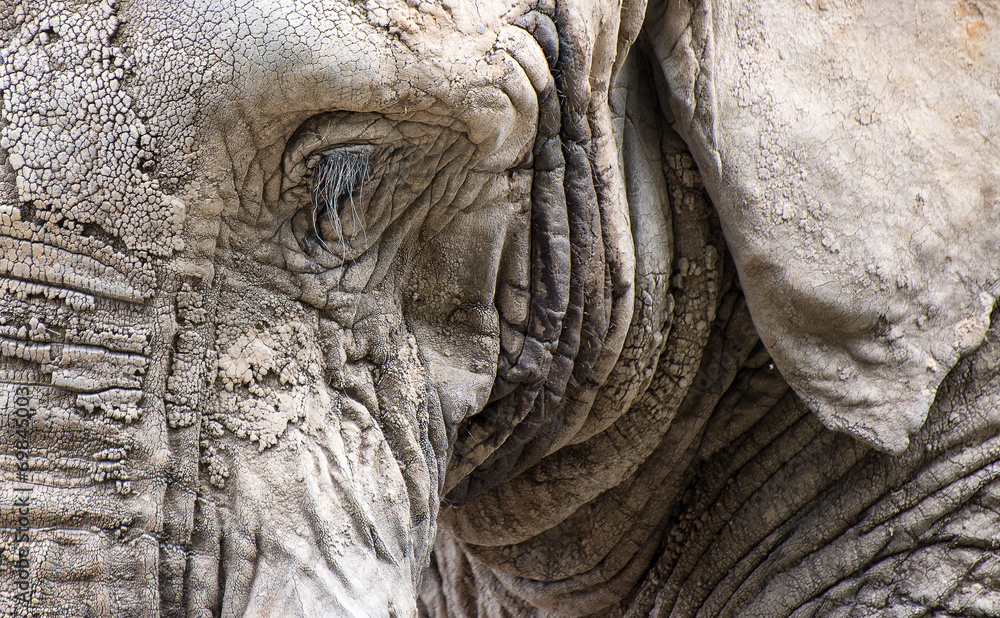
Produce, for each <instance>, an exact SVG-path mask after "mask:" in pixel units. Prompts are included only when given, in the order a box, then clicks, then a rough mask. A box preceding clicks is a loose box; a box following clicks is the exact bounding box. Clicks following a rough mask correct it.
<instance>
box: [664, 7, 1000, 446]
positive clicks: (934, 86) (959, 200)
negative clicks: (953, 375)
mask: <svg viewBox="0 0 1000 618" xmlns="http://www.w3.org/2000/svg"><path fill="white" fill-rule="evenodd" d="M757 4H758V3H756V2H749V3H748V2H725V1H720V2H716V3H708V2H691V1H687V0H670V1H668V2H661V3H659V4H656V5H653V6H650V7H649V12H648V15H647V24H650V26H647V27H651V26H652V25H653V24H656V23H659V24H660V25H659V27H651V31H652V32H654V33H655V34H654V35H651V37H650V41H649V43H650V46H651V47H652V49H653V50H654V53H655V55H656V58H657V60H658V62H659V64H660V66H661V68H662V70H663V73H664V76H665V77H666V80H667V82H668V85H669V88H670V91H671V111H672V113H673V114H674V116H675V118H676V125H675V127H676V129H677V130H678V132H679V133H680V134H681V135H682V136H683V137H684V138H685V139H686V140H687V141H688V143H689V145H690V146H691V150H692V152H693V154H694V155H695V158H696V159H697V161H698V164H699V166H700V167H701V171H702V174H703V176H704V178H705V180H706V185H707V187H708V189H709V193H710V195H711V197H712V199H713V201H714V203H715V206H716V208H717V209H718V212H719V215H720V218H721V220H722V223H723V228H724V232H725V235H726V239H727V242H728V244H729V246H730V249H731V250H732V254H733V258H734V260H735V262H736V265H737V267H738V269H739V274H740V280H741V282H742V285H743V288H744V290H745V293H746V298H747V302H748V305H749V307H750V310H751V313H752V315H753V318H754V323H755V325H756V327H757V329H758V330H759V332H760V335H761V337H762V339H763V341H764V343H765V345H766V346H767V348H768V350H769V351H770V352H771V354H772V356H773V357H774V360H775V362H776V364H777V365H778V367H779V368H780V369H781V371H782V373H783V374H784V375H785V377H786V378H787V379H788V381H789V383H790V384H791V386H792V387H793V388H794V389H795V390H796V392H797V393H798V394H799V395H800V396H801V397H802V398H803V400H805V401H806V402H807V403H808V404H809V406H810V407H811V408H812V409H813V410H815V411H816V412H817V414H818V415H819V416H820V418H821V420H822V421H823V422H824V423H825V424H826V425H827V426H828V427H830V428H832V429H835V430H840V431H846V432H848V433H850V434H853V435H854V436H856V437H858V438H860V439H862V440H865V441H867V442H869V443H871V444H872V445H874V446H875V447H876V448H879V449H881V450H884V451H888V452H891V453H899V452H902V451H903V450H904V449H906V448H907V446H908V443H909V434H910V433H913V432H914V431H916V430H917V429H918V428H919V427H920V426H921V425H922V424H923V422H924V420H925V418H926V416H927V411H928V408H929V407H930V405H931V404H932V403H933V401H934V398H935V393H936V390H937V388H938V386H939V385H940V383H941V381H942V379H943V378H944V377H945V375H946V374H947V373H948V371H949V370H950V369H951V368H952V367H953V366H954V365H955V363H956V362H957V360H958V359H959V357H960V356H962V355H964V354H967V353H969V352H970V351H972V350H974V349H975V348H976V347H978V346H979V345H980V343H981V342H982V340H983V337H984V335H985V332H986V329H987V327H988V325H989V321H990V312H991V310H992V307H993V305H994V302H995V300H996V298H997V294H998V275H1000V251H998V250H1000V225H998V223H1000V202H998V199H1000V198H998V196H1000V148H998V146H997V145H996V144H993V143H991V139H990V138H988V137H987V136H990V135H995V134H996V127H997V126H1000V96H998V93H997V91H996V89H995V87H991V86H990V79H991V77H990V76H995V75H997V74H998V72H1000V53H998V52H997V50H998V49H1000V37H998V34H997V33H998V31H1000V23H998V24H995V25H993V27H992V28H991V27H989V24H987V25H986V26H987V27H986V28H983V29H982V32H983V33H985V34H983V36H984V37H986V38H990V39H991V40H989V41H983V42H982V45H981V46H977V47H976V49H975V50H972V51H969V50H970V48H969V47H968V46H966V45H965V43H963V42H962V40H959V38H960V37H959V34H960V33H958V29H956V28H955V27H954V24H953V23H952V21H953V15H951V14H950V13H949V12H948V9H947V7H944V6H937V4H936V3H918V4H917V5H913V6H910V7H901V6H900V7H894V8H893V11H892V14H891V15H889V14H888V13H885V14H882V13H879V12H877V11H876V12H861V11H860V10H858V11H857V12H855V9H853V8H851V7H833V8H831V10H829V11H819V10H816V9H813V8H811V7H810V6H809V5H810V4H814V3H783V4H781V6H780V7H770V6H764V5H763V4H762V3H761V5H760V6H757ZM900 13H903V14H900ZM908 13H913V14H912V15H910V14H908ZM983 19H996V15H992V16H990V15H987V16H986V17H984V18H983ZM956 33H958V34H956ZM956 37H959V38H956ZM966 42H967V41H966ZM970 54H972V56H970Z"/></svg>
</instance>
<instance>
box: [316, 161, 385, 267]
mask: <svg viewBox="0 0 1000 618" xmlns="http://www.w3.org/2000/svg"><path fill="white" fill-rule="evenodd" d="M371 165H372V153H371V151H370V150H369V149H364V148H357V147H354V148H351V147H349V148H344V149H337V150H333V151H327V152H324V153H322V154H320V155H319V158H318V160H317V161H316V162H315V163H314V164H313V166H312V167H313V173H312V187H311V190H310V195H311V197H312V213H311V214H312V233H313V235H314V236H315V239H316V240H317V241H318V242H319V244H320V246H322V247H323V248H324V249H326V250H327V251H330V247H329V246H328V245H327V243H326V239H325V238H324V236H326V234H324V233H322V231H321V226H322V223H323V222H322V221H321V220H320V219H321V217H323V216H324V214H325V216H326V219H327V220H326V223H327V224H329V225H330V226H332V227H333V230H334V231H335V233H336V235H337V237H339V239H340V242H341V251H342V253H343V252H345V251H346V246H345V243H346V240H347V238H346V236H345V234H344V223H343V222H342V221H341V213H340V210H341V207H342V204H341V202H342V201H343V200H345V199H346V200H348V203H349V204H350V208H351V213H350V214H351V217H352V221H351V224H352V225H353V227H354V228H355V229H357V228H359V227H360V229H361V233H362V234H363V235H364V240H365V246H366V247H367V246H368V230H367V223H366V221H365V213H364V209H363V208H361V202H362V201H363V198H364V194H363V191H364V186H365V185H366V184H367V183H368V181H369V180H370V179H371ZM355 195H357V199H355Z"/></svg>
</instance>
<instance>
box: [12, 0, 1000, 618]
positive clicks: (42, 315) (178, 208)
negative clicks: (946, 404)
mask: <svg viewBox="0 0 1000 618" xmlns="http://www.w3.org/2000/svg"><path fill="white" fill-rule="evenodd" d="M788 4H789V6H784V5H782V6H771V5H767V6H763V5H761V6H758V3H736V2H714V3H709V2H689V1H683V0H668V1H665V2H659V3H653V4H651V5H650V6H648V7H647V6H646V5H645V3H642V2H637V3H625V4H620V3H612V2H601V3H586V2H577V1H566V2H558V3H549V2H540V3H539V2H523V3H518V2H513V3H508V2H476V3H459V2H453V1H443V2H440V3H436V2H419V3H418V2H393V1H386V2H383V1H381V0H379V1H371V2H367V3H352V2H346V1H344V2H341V1H339V0H337V1H332V0H331V1H328V2H327V1H324V2H312V1H307V0H279V1H276V2H273V3H270V4H266V5H265V4H261V3H249V2H242V3H240V2H218V1H208V0H183V1H181V2H160V1H157V0H142V1H140V0H119V1H117V2H115V1H112V0H100V1H98V0H71V1H66V2H54V3H45V2H36V1H35V0H23V1H19V2H16V3H14V4H10V3H8V4H6V5H4V6H2V7H0V37H2V38H0V44H2V49H3V52H2V55H0V61H2V62H0V91H2V109H0V244H2V246H3V257H2V260H0V290H2V295H0V393H2V395H0V396H2V397H3V398H4V399H3V403H0V407H2V409H3V410H4V411H5V416H4V419H5V425H4V429H3V430H2V431H3V432H4V435H5V436H9V438H10V439H9V440H8V441H7V442H6V443H5V444H6V445H7V446H5V449H6V450H5V453H6V454H7V457H6V458H5V459H4V467H3V474H4V477H3V478H4V480H5V483H4V485H3V487H2V488H0V495H2V496H3V498H4V503H5V504H13V505H15V506H16V509H19V510H16V511H11V513H12V515H11V517H13V518H14V519H11V520H10V522H12V523H13V524H14V525H11V524H10V523H5V524H4V525H5V526H6V529H5V530H3V531H2V532H0V533H2V534H3V535H4V537H3V538H4V543H5V546H4V548H5V551H6V552H7V554H8V560H9V561H10V564H13V565H14V567H12V568H13V570H12V571H10V572H11V573H12V574H13V576H12V577H7V578H5V580H4V582H3V583H2V584H0V598H2V599H3V600H4V602H5V603H6V602H8V601H9V602H10V603H11V604H12V606H14V605H17V604H18V603H20V604H21V605H20V606H23V607H30V608H43V609H46V610H47V611H49V612H50V613H60V614H63V615H155V614H166V615H196V616H198V615H201V616H210V615H216V614H221V615H227V616H231V615H244V614H245V615H289V614H292V615H412V614H414V613H416V612H417V606H418V600H417V598H418V596H419V597H420V602H419V604H420V606H421V608H422V611H426V612H430V613H440V614H461V613H463V612H466V613H469V614H475V613H477V612H484V613H489V612H494V611H496V612H500V611H507V612H514V613H517V612H522V611H523V612H527V611H529V605H531V606H534V607H536V608H541V609H543V610H548V611H556V612H561V613H581V614H582V613H588V612H591V611H597V610H601V609H606V608H609V607H612V606H613V605H614V604H615V603H618V602H620V601H621V600H622V599H626V598H629V595H633V596H634V595H635V594H639V595H640V596H641V594H642V592H641V591H642V590H644V588H642V586H641V585H640V583H641V582H646V584H645V585H647V586H655V582H656V581H657V580H656V577H657V576H658V575H657V573H656V572H655V569H653V570H651V565H652V564H654V563H655V562H656V559H657V556H658V555H660V554H663V553H664V551H668V552H669V550H664V544H665V545H666V546H667V547H668V548H669V547H671V545H670V543H671V542H672V541H666V540H662V539H664V538H665V537H664V536H663V535H664V532H665V524H664V522H665V521H667V519H669V517H671V516H673V515H672V514H674V513H676V512H677V505H678V504H679V503H680V502H679V501H681V498H680V496H681V495H682V493H683V489H684V483H686V482H687V479H689V478H690V475H689V474H687V473H686V472H685V471H686V470H688V469H689V467H690V466H691V465H692V463H691V462H692V461H694V460H695V459H696V456H700V455H699V453H704V452H707V450H706V449H708V447H707V446H705V445H706V444H709V443H710V442H711V441H712V440H713V439H715V440H716V441H717V442H719V441H724V439H723V438H719V437H717V438H713V437H712V436H713V435H715V436H721V435H723V434H724V435H727V436H728V435H730V433H732V432H733V431H735V429H733V428H737V427H742V425H741V421H738V420H736V421H734V420H733V418H734V417H733V416H732V415H730V416H729V417H723V418H722V420H718V419H719V418H720V417H718V416H717V415H716V416H712V413H713V411H714V410H715V409H716V407H717V404H718V402H719V401H720V399H721V398H722V397H723V394H724V393H725V392H726V389H727V388H729V386H730V384H731V383H732V382H733V380H734V376H735V375H736V373H737V370H738V369H739V368H740V367H741V366H743V365H745V364H746V363H748V362H751V361H750V360H748V359H758V360H759V359H761V358H768V353H769V354H770V357H772V358H773V360H774V363H775V364H776V365H777V367H778V369H780V375H779V374H778V372H777V371H773V372H770V373H768V376H770V377H769V378H768V379H769V380H771V382H772V383H773V384H781V385H784V384H785V380H787V383H788V384H789V385H791V387H792V388H794V389H795V392H796V393H798V395H799V396H800V397H801V400H802V401H804V402H805V404H806V405H808V406H809V407H810V408H811V409H812V410H813V411H815V412H816V413H817V414H818V416H819V418H820V419H821V420H822V422H823V423H825V424H826V425H827V426H828V427H830V428H831V429H834V430H838V431H844V432H847V433H849V434H851V435H853V436H855V437H857V438H860V439H861V440H863V441H864V442H865V443H866V444H870V445H873V446H875V447H876V448H878V449H881V450H884V451H889V452H891V453H897V454H898V453H901V452H903V451H904V450H905V449H906V448H907V446H908V443H909V442H908V441H909V436H910V435H911V434H912V433H913V432H915V431H917V430H919V429H920V427H921V425H922V424H923V422H924V420H925V418H926V417H927V414H928V409H929V408H930V407H931V405H932V403H933V401H934V397H935V393H936V392H937V390H938V386H939V384H940V383H941V381H942V380H943V379H944V378H945V376H946V375H947V374H948V372H949V371H950V370H951V369H952V367H953V366H954V365H955V364H956V362H958V360H959V358H960V357H961V356H962V355H965V354H968V353H970V352H971V351H973V350H975V349H976V348H977V347H978V346H979V345H980V344H981V343H982V341H983V338H984V336H985V333H986V331H987V328H988V327H989V323H990V320H989V317H990V311H991V309H992V306H993V303H994V301H995V299H996V296H997V293H998V287H997V276H996V275H995V272H996V271H997V269H996V268H995V266H994V265H995V261H996V259H995V257H994V256H996V255H998V253H997V251H996V249H997V247H996V239H997V232H996V231H995V230H996V225H995V217H996V215H995V214H994V213H995V211H996V199H997V193H996V188H997V187H998V186H1000V184H998V180H1000V178H998V175H1000V172H998V170H1000V165H998V163H1000V162H998V153H997V150H996V146H995V145H993V143H992V141H991V139H992V138H991V133H990V131H991V130H992V128H995V127H996V126H1000V116H998V111H997V110H1000V106H998V105H997V103H998V101H997V98H998V95H997V91H996V88H995V75H997V70H996V69H997V63H998V58H997V56H996V52H995V50H996V49H997V47H996V46H995V45H990V42H991V41H993V39H992V38H990V37H995V36H996V35H995V34H994V33H993V30H991V29H990V28H991V26H989V25H988V24H995V23H997V22H996V15H995V10H994V9H992V8H989V7H987V8H986V9H982V10H980V9H976V10H979V14H978V15H971V17H970V16H969V15H970V13H969V10H971V9H969V10H966V14H965V15H964V16H963V19H966V18H967V19H966V22H963V25H959V26H953V27H950V29H949V28H935V27H934V26H935V25H937V26H940V25H941V24H942V23H947V24H950V23H951V21H949V20H952V17H953V15H952V13H949V11H953V7H952V6H951V4H950V3H945V2H928V3H926V4H923V5H920V6H914V7H908V8H906V9H905V11H910V12H911V13H907V15H906V16H907V19H905V20H902V21H898V19H899V14H898V13H899V10H898V8H897V9H893V10H892V11H890V10H888V9H886V8H884V7H881V6H879V7H875V6H874V5H876V4H878V3H870V4H872V6H868V4H865V3H860V4H857V3H838V2H835V1H832V0H830V1H828V2H825V3H824V2H820V3H816V2H804V3H788ZM960 4H962V6H965V4H966V3H960ZM814 5H816V6H814ZM828 5H829V6H828ZM966 9H968V7H966ZM963 10H965V9H963ZM983 11H986V12H985V13H984V12H983ZM989 11H993V12H989ZM911 17H912V19H910V18H911ZM977 24H981V25H977ZM886 33H888V34H886ZM952 48H955V49H957V50H959V51H958V52H957V53H956V54H955V55H954V56H953V57H949V58H947V59H946V60H943V61H942V60H941V59H940V58H938V56H939V54H940V50H941V49H952ZM896 50H905V51H896ZM886 58H890V59H891V60H886ZM991 79H993V80H994V81H992V82H991V81H990V80H991ZM928 83H933V84H934V87H928ZM956 114H957V115H956ZM970 144H974V146H970ZM904 145H905V146H904ZM712 206H714V208H715V211H717V213H718V219H716V215H715V214H713V212H712V210H711V207H712ZM716 221H720V222H721V227H719V226H717V224H716ZM723 234H724V237H725V243H723V237H722V235H723ZM727 245H728V251H727V249H726V246H727ZM727 255H731V259H732V263H734V264H735V268H736V271H738V278H739V284H738V285H737V284H736V283H734V277H735V275H736V272H734V270H733V269H732V268H730V264H731V263H730V262H729V261H728V260H729V259H730V258H728V257H727ZM740 290H742V292H740ZM744 293H745V298H746V301H745V305H746V306H744V305H743V301H742V300H741V299H742V297H743V294H744ZM747 308H748V309H747ZM751 316H752V317H751ZM758 336H759V338H760V340H762V341H763V343H764V345H765V346H766V348H767V352H764V351H762V350H760V349H759V348H757V347H756V346H757V343H758ZM706 350H708V352H706ZM754 362H756V361H754ZM766 364H767V363H766V361H763V360H761V361H760V362H759V363H758V366H759V367H764V366H765V365H766ZM762 371H763V370H762ZM782 375H783V376H784V378H782V377H781V376H782ZM775 388H778V387H777V386H776V387H775ZM765 400H767V401H770V400H768V398H767V397H761V398H760V401H761V402H764V401H765ZM770 403H773V402H770ZM720 405H721V404H720ZM760 405H762V406H763V405H764V403H760ZM744 425H745V423H744ZM712 428H714V429H715V430H716V431H717V432H718V433H717V434H713V433H712V432H711V431H710V429H712ZM726 431H728V432H730V433H726ZM706 436H708V437H706ZM720 443H721V442H720ZM838 444H839V443H838ZM713 448H715V449H716V450H718V448H721V447H713ZM851 448H856V449H857V452H858V453H859V454H858V457H861V454H862V453H865V452H867V450H866V448H865V447H862V446H855V447H851ZM709 450H710V449H709ZM713 452H714V451H713ZM852 461H854V460H852ZM4 517H7V515H4ZM5 521H6V520H5ZM593 522H598V523H597V524H594V523H593ZM595 525H596V526H597V529H596V530H595V528H594V526H595ZM438 527H440V528H441V533H440V534H438ZM661 540H662V543H661ZM675 544H676V543H675ZM428 564H430V568H429V569H427V566H428ZM425 570H427V572H426V574H425ZM22 574H23V577H21V575H22ZM649 582H654V583H649ZM477 590H478V591H477ZM637 590H639V591H640V592H639V593H637V592H636V591H637ZM636 598H637V597H636ZM658 598H659V597H658ZM477 599H479V600H478V601H477ZM658 602H659V601H658Z"/></svg>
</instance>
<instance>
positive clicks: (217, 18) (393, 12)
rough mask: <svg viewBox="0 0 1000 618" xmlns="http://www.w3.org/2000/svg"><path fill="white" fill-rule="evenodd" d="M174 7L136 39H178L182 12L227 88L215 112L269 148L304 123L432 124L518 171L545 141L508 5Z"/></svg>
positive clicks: (154, 15)
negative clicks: (234, 119)
mask: <svg viewBox="0 0 1000 618" xmlns="http://www.w3.org/2000/svg"><path fill="white" fill-rule="evenodd" d="M167 4H169V6H163V7H156V6H152V3H150V4H144V5H142V6H141V7H139V9H138V12H139V13H142V14H143V15H144V17H145V18H144V19H143V20H142V22H141V23H142V25H139V24H135V25H133V27H135V28H138V29H140V30H142V29H146V28H152V29H156V28H160V27H164V26H165V27H167V28H176V27H177V25H176V24H175V23H166V22H164V21H163V20H162V19H161V17H162V16H161V15H160V13H161V12H163V13H169V14H171V15H175V14H177V12H178V11H180V12H181V13H182V15H183V17H182V18H181V19H182V20H184V21H186V22H188V23H187V24H185V28H186V29H187V30H188V32H191V33H194V39H195V41H196V42H197V43H198V44H201V45H204V47H205V49H204V54H205V55H206V57H207V59H208V61H207V65H208V66H207V70H206V71H205V78H206V79H207V80H208V81H209V82H211V83H214V84H217V87H215V88H211V89H210V90H211V91H213V94H214V96H210V97H209V100H210V101H211V102H212V103H213V105H212V106H209V107H214V108H215V109H216V112H217V113H218V114H221V115H223V116H225V115H227V114H236V115H238V116H239V117H240V120H241V121H242V122H245V123H247V124H248V125H249V127H250V129H251V131H252V132H253V133H254V135H255V137H256V141H257V145H258V146H263V145H269V144H273V143H275V142H276V141H278V140H280V139H282V138H283V137H285V136H287V134H288V132H289V126H293V123H301V122H302V121H303V120H304V119H306V118H308V117H309V116H311V115H313V114H316V113H320V112H325V111H331V110H340V111H345V112H370V113H379V114H401V115H408V116H410V117H413V115H414V114H421V115H422V118H423V119H425V120H427V121H429V122H431V123H432V124H439V125H444V126H448V127H451V128H455V129H457V130H460V131H462V132H464V133H467V134H468V135H469V138H470V139H471V141H473V142H474V143H476V144H479V145H481V146H482V153H481V155H482V156H483V157H488V156H491V155H493V156H495V155H496V154H497V151H501V153H502V154H503V155H504V156H503V157H501V158H502V159H503V164H505V165H507V166H509V165H510V164H512V163H513V162H514V160H515V159H516V158H517V157H519V156H520V155H521V154H523V149H524V148H525V146H526V144H528V143H529V141H530V139H531V137H532V136H533V134H534V126H535V118H536V117H537V110H536V105H537V104H536V102H535V101H536V95H535V93H534V89H533V88H532V85H531V82H530V80H529V79H528V77H527V76H526V73H525V68H523V67H521V66H519V63H518V62H516V61H515V60H514V59H513V58H512V56H511V54H509V53H507V52H505V51H503V50H502V49H501V48H502V47H503V46H502V45H501V44H498V39H502V38H503V37H502V36H498V35H500V34H501V31H502V30H503V29H504V19H505V17H507V16H508V15H507V14H508V12H509V11H510V10H511V7H510V5H509V4H506V3H498V2H485V3H482V2H480V3H476V4H475V5H474V6H472V5H470V6H463V5H461V4H459V3H453V4H454V6H452V5H447V8H445V6H446V5H442V4H437V3H428V2H424V3H420V4H419V6H418V7H417V6H411V4H408V3H406V2H402V1H399V2H396V1H393V0H380V1H378V2H368V3H366V4H357V3H352V2H336V1H334V2H330V1H327V2H311V1H305V0H272V1H270V2H250V1H247V0H242V1H241V0H227V1H219V0H185V1H184V2H183V3H181V5H182V6H178V3H167ZM536 55H537V56H538V59H537V62H538V63H540V64H542V65H544V58H542V57H541V54H536ZM531 70H533V69H531V68H528V71H529V72H530V71H531ZM498 167H502V166H498Z"/></svg>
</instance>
